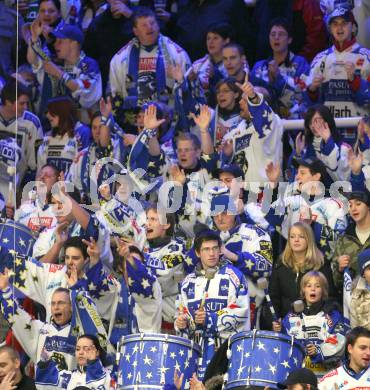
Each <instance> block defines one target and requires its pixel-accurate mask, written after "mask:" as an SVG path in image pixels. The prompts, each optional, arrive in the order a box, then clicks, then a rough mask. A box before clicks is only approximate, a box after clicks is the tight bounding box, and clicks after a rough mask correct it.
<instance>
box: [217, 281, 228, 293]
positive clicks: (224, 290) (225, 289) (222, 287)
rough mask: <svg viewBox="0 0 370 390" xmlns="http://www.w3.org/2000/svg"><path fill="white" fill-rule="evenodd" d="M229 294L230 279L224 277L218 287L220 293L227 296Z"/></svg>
mask: <svg viewBox="0 0 370 390" xmlns="http://www.w3.org/2000/svg"><path fill="white" fill-rule="evenodd" d="M228 294H229V280H228V279H222V280H221V281H220V284H219V287H218V295H220V296H227V295H228Z"/></svg>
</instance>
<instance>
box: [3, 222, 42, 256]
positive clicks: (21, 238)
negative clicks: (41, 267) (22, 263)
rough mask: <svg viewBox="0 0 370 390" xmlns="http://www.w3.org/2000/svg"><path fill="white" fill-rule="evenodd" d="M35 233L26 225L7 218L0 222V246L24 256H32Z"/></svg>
mask: <svg viewBox="0 0 370 390" xmlns="http://www.w3.org/2000/svg"><path fill="white" fill-rule="evenodd" d="M36 237H37V236H36V234H35V233H34V232H33V231H32V230H30V229H29V228H28V227H27V226H25V225H22V224H21V223H18V222H14V221H12V220H10V219H7V220H6V221H5V222H2V223H0V246H2V247H4V248H6V249H8V250H13V251H15V252H16V253H18V254H20V255H24V256H32V248H33V244H34V243H35V241H36Z"/></svg>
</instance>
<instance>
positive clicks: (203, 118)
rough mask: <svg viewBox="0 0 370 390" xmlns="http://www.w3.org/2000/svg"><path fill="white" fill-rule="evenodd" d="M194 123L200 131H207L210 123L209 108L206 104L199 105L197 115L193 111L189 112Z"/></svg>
mask: <svg viewBox="0 0 370 390" xmlns="http://www.w3.org/2000/svg"><path fill="white" fill-rule="evenodd" d="M190 116H191V118H192V119H193V121H194V123H195V124H196V125H198V126H199V128H200V131H208V127H209V124H210V123H211V116H212V115H211V110H210V109H209V107H208V106H207V105H206V104H202V105H201V106H200V111H199V115H198V116H197V115H195V114H194V113H193V112H191V113H190Z"/></svg>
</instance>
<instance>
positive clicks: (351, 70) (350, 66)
mask: <svg viewBox="0 0 370 390" xmlns="http://www.w3.org/2000/svg"><path fill="white" fill-rule="evenodd" d="M344 69H345V70H346V73H347V78H348V80H349V81H353V79H354V78H355V71H356V66H355V64H354V63H353V62H350V61H347V62H346V63H345V64H344Z"/></svg>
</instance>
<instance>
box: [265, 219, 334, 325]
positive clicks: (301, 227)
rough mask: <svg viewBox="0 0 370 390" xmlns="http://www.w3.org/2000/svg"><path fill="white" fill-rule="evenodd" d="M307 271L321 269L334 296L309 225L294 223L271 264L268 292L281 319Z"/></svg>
mask: <svg viewBox="0 0 370 390" xmlns="http://www.w3.org/2000/svg"><path fill="white" fill-rule="evenodd" d="M309 271H320V272H322V273H323V274H324V275H325V277H326V279H327V280H328V284H329V295H330V296H333V295H334V285H333V276H332V272H331V268H330V264H329V263H328V262H325V261H324V257H323V255H322V253H321V252H320V250H319V249H318V248H317V245H316V243H315V239H314V234H313V231H312V229H311V226H310V225H308V224H306V223H304V222H296V223H295V224H293V225H292V226H291V227H290V229H289V232H288V240H287V244H286V247H285V249H284V251H283V253H282V255H281V257H280V258H279V260H278V261H277V263H276V264H275V265H274V268H273V270H272V275H271V281H270V286H269V292H270V297H271V301H272V304H273V306H274V308H275V311H276V314H277V316H278V318H284V317H285V316H286V315H287V313H288V312H289V310H290V309H291V304H292V303H293V302H294V301H295V300H297V299H299V297H300V291H299V288H300V287H299V286H300V283H301V279H302V277H303V276H304V275H305V274H306V273H307V272H309Z"/></svg>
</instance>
